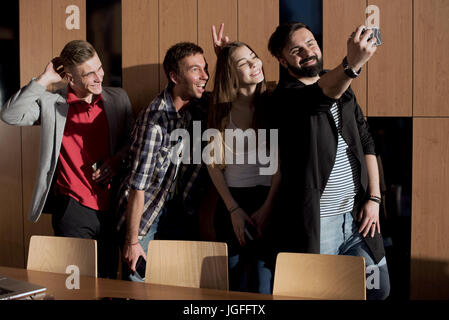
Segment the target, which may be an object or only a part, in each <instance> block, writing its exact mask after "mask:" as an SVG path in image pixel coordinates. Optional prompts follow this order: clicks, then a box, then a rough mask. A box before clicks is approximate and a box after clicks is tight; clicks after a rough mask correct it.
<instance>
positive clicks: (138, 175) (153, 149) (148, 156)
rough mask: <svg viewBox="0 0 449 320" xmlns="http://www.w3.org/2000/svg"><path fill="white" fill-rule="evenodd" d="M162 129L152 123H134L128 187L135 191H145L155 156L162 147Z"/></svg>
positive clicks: (152, 169) (151, 173)
mask: <svg viewBox="0 0 449 320" xmlns="http://www.w3.org/2000/svg"><path fill="white" fill-rule="evenodd" d="M162 137H163V135H162V128H161V126H159V125H157V124H152V123H143V124H142V123H136V127H135V130H134V137H133V142H132V144H131V149H130V152H131V159H132V167H131V176H130V178H129V185H130V187H131V188H132V189H135V190H146V189H148V187H149V184H150V182H151V177H152V175H153V172H154V170H155V168H156V161H157V155H158V153H159V150H160V148H161V146H162Z"/></svg>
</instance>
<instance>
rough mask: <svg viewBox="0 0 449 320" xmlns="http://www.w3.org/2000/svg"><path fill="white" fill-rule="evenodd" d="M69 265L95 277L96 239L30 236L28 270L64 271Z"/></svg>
mask: <svg viewBox="0 0 449 320" xmlns="http://www.w3.org/2000/svg"><path fill="white" fill-rule="evenodd" d="M70 265H75V266H77V267H78V268H79V271H80V275H84V276H91V277H97V241H96V240H93V239H78V238H67V237H50V236H32V237H31V239H30V248H29V251H28V263H27V269H28V270H36V271H47V272H55V273H66V269H67V267H68V266H70Z"/></svg>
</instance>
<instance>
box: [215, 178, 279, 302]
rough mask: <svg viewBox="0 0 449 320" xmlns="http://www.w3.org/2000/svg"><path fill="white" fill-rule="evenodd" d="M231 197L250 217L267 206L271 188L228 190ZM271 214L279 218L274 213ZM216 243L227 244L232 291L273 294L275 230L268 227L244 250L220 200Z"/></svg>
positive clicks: (216, 221) (216, 218) (230, 287)
mask: <svg viewBox="0 0 449 320" xmlns="http://www.w3.org/2000/svg"><path fill="white" fill-rule="evenodd" d="M229 191H230V192H231V194H232V197H233V198H234V199H235V201H236V202H237V203H238V205H239V206H240V208H242V209H243V210H244V211H245V212H246V214H248V215H249V216H251V215H252V214H253V213H254V212H255V211H256V210H257V209H259V208H260V207H261V206H262V204H263V203H264V202H265V200H266V199H267V196H268V192H269V191H270V187H267V186H256V187H250V188H229ZM271 214H276V213H275V212H274V211H273V212H272V213H271ZM214 228H215V232H216V235H217V241H221V242H226V243H227V245H228V258H229V289H230V290H237V291H250V292H260V293H271V290H272V289H271V288H272V282H273V277H272V275H273V271H274V261H275V252H274V247H273V246H272V243H273V241H272V240H273V239H272V236H273V230H272V226H270V225H269V226H268V227H267V229H266V230H265V231H264V235H263V236H262V238H260V239H256V240H253V241H252V242H249V243H247V244H246V245H245V246H244V247H242V246H240V243H239V242H238V240H237V237H236V236H235V232H234V228H233V226H232V221H231V216H230V214H229V212H228V210H227V208H226V206H225V204H224V202H223V200H222V199H219V201H218V204H217V209H216V211H215V217H214Z"/></svg>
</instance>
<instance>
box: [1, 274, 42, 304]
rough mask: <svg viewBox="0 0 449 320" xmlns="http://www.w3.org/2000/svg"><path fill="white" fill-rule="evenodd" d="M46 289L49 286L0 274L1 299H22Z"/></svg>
mask: <svg viewBox="0 0 449 320" xmlns="http://www.w3.org/2000/svg"><path fill="white" fill-rule="evenodd" d="M46 290H47V288H44V287H42V286H39V285H36V284H32V283H29V282H25V281H19V280H15V279H11V278H8V277H5V276H2V275H1V274H0V300H13V299H22V298H25V297H29V296H33V295H36V294H40V293H43V292H45V291H46Z"/></svg>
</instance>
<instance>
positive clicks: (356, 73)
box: [342, 57, 362, 79]
mask: <svg viewBox="0 0 449 320" xmlns="http://www.w3.org/2000/svg"><path fill="white" fill-rule="evenodd" d="M342 64H343V69H344V72H345V74H346V75H347V76H348V77H349V78H352V79H354V78H357V77H358V76H359V75H360V72H362V68H360V69H359V70H358V71H354V70H352V69H351V68H350V67H349V65H348V58H347V57H344V58H343V62H342Z"/></svg>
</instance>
